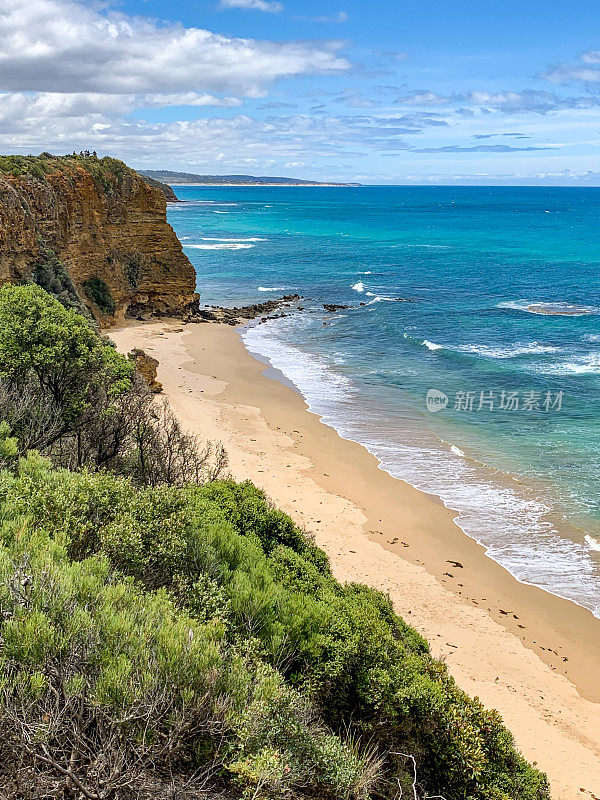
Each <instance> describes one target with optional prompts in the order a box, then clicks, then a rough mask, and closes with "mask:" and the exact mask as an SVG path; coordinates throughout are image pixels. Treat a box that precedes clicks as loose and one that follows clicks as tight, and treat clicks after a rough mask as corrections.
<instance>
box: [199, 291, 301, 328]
mask: <svg viewBox="0 0 600 800" xmlns="http://www.w3.org/2000/svg"><path fill="white" fill-rule="evenodd" d="M300 299H301V297H300V295H298V294H286V295H284V296H283V297H280V298H279V299H278V300H266V301H265V302H264V303H255V304H254V305H251V306H241V307H238V306H235V307H234V308H223V307H221V306H210V307H207V308H199V309H198V311H197V312H196V313H195V314H194V315H193V316H192V317H191V318H190V322H220V323H224V324H226V325H241V324H242V323H244V322H247V321H248V320H251V319H256V318H257V317H260V318H261V322H266V321H267V320H268V319H278V318H280V317H285V316H287V314H283V313H281V314H276V315H272V314H271V312H273V311H278V310H279V309H280V308H282V307H289V306H290V305H291V304H292V303H294V302H296V301H298V300H300ZM269 314H271V316H265V315H269Z"/></svg>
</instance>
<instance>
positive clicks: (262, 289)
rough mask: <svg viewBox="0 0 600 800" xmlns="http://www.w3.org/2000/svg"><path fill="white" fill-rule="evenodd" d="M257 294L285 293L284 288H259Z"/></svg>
mask: <svg viewBox="0 0 600 800" xmlns="http://www.w3.org/2000/svg"><path fill="white" fill-rule="evenodd" d="M258 291H259V292H285V286H259V287H258Z"/></svg>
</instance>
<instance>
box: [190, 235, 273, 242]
mask: <svg viewBox="0 0 600 800" xmlns="http://www.w3.org/2000/svg"><path fill="white" fill-rule="evenodd" d="M184 238H186V239H189V236H186V237H184ZM200 239H201V240H202V241H203V242H267V241H268V239H263V238H262V236H250V237H248V238H247V239H223V238H218V237H216V236H201V237H200Z"/></svg>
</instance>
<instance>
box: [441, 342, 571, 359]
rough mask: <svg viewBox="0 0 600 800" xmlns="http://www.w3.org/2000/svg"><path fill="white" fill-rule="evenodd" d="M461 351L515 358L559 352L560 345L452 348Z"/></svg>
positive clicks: (527, 344) (468, 346)
mask: <svg viewBox="0 0 600 800" xmlns="http://www.w3.org/2000/svg"><path fill="white" fill-rule="evenodd" d="M452 349H454V350H457V351H458V352H460V353H473V354H475V355H479V356H485V357H487V358H501V359H502V358H514V357H515V356H524V355H537V354H538V353H540V354H541V353H558V352H560V347H554V346H553V345H546V344H539V342H530V343H526V342H525V343H516V344H514V345H507V346H506V347H491V346H490V345H485V344H464V345H459V346H458V347H455V348H452Z"/></svg>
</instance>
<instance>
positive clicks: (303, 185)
mask: <svg viewBox="0 0 600 800" xmlns="http://www.w3.org/2000/svg"><path fill="white" fill-rule="evenodd" d="M167 185H168V186H175V187H177V186H200V187H205V186H206V187H209V186H256V187H257V188H260V187H263V186H264V187H267V186H268V187H269V188H273V187H277V186H279V187H281V188H285V189H288V188H291V187H293V188H296V189H302V188H304V189H314V188H315V187H319V186H323V187H327V186H329V187H332V186H333V187H337V188H338V189H344V188H346V189H347V188H349V187H350V188H351V187H354V188H359V187H360V186H362V183H250V182H248V183H241V182H238V183H227V182H226V181H223V182H221V183H217V182H216V181H213V182H212V183H169V184H167Z"/></svg>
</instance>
